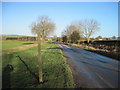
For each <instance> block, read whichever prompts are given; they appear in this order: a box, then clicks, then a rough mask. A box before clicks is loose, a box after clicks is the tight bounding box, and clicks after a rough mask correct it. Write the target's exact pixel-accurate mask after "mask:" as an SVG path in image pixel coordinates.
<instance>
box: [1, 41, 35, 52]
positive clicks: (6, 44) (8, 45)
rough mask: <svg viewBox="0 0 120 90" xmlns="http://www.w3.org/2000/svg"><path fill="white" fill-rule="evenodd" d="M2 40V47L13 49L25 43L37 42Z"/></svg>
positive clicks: (32, 42)
mask: <svg viewBox="0 0 120 90" xmlns="http://www.w3.org/2000/svg"><path fill="white" fill-rule="evenodd" d="M1 42H2V49H3V50H6V49H11V48H15V47H19V46H23V45H30V44H34V43H36V42H35V41H26V42H25V41H1Z"/></svg>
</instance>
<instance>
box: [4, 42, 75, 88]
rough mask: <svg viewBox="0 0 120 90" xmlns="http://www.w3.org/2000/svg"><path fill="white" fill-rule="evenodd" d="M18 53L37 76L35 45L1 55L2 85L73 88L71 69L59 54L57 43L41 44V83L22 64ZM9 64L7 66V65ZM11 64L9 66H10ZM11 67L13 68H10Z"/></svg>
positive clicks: (12, 86)
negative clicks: (42, 80)
mask: <svg viewBox="0 0 120 90" xmlns="http://www.w3.org/2000/svg"><path fill="white" fill-rule="evenodd" d="M17 55H19V56H20V57H21V58H22V59H23V60H24V61H25V62H26V64H27V65H28V66H29V68H30V69H31V71H32V72H34V73H35V74H36V75H37V76H38V60H37V47H32V48H30V49H27V50H24V51H20V52H15V53H11V54H4V55H3V56H2V65H3V67H2V70H3V87H6V88H7V87H11V88H19V87H20V88H73V87H74V85H73V78H72V74H71V70H70V68H69V66H68V64H66V59H65V58H64V57H63V56H62V54H61V49H60V48H59V47H58V45H57V44H55V43H52V42H48V43H46V44H43V45H42V60H43V62H42V63H43V79H44V81H46V82H44V83H43V84H37V83H36V79H35V78H34V77H33V76H32V75H31V74H30V73H29V72H28V70H27V69H26V67H25V66H24V64H23V63H22V62H21V61H20V60H19V59H18V58H17V57H16V56H17ZM8 64H9V67H8ZM10 66H11V67H10ZM12 67H13V68H12Z"/></svg>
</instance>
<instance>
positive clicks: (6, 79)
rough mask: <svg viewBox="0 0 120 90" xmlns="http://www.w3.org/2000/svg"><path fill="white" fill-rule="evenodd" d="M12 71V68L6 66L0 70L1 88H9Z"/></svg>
mask: <svg viewBox="0 0 120 90" xmlns="http://www.w3.org/2000/svg"><path fill="white" fill-rule="evenodd" d="M13 70H14V68H13V66H12V65H10V64H8V65H6V67H5V68H4V69H3V70H2V88H10V87H11V84H10V77H11V72H12V71H13Z"/></svg>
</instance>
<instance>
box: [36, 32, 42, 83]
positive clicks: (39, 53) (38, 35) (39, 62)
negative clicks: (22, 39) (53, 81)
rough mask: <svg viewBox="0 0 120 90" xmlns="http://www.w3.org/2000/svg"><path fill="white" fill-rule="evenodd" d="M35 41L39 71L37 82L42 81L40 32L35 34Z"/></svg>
mask: <svg viewBox="0 0 120 90" xmlns="http://www.w3.org/2000/svg"><path fill="white" fill-rule="evenodd" d="M37 39H38V40H37V41H38V65H39V67H38V72H39V82H43V77H42V59H41V37H40V33H38V34H37Z"/></svg>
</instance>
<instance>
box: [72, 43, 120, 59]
mask: <svg viewBox="0 0 120 90" xmlns="http://www.w3.org/2000/svg"><path fill="white" fill-rule="evenodd" d="M72 46H75V47H78V48H80V49H84V50H87V51H90V52H94V53H97V54H100V55H103V56H106V57H109V58H112V59H115V60H118V61H120V54H118V53H114V52H105V51H102V50H96V49H92V48H89V47H84V46H78V45H72Z"/></svg>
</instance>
